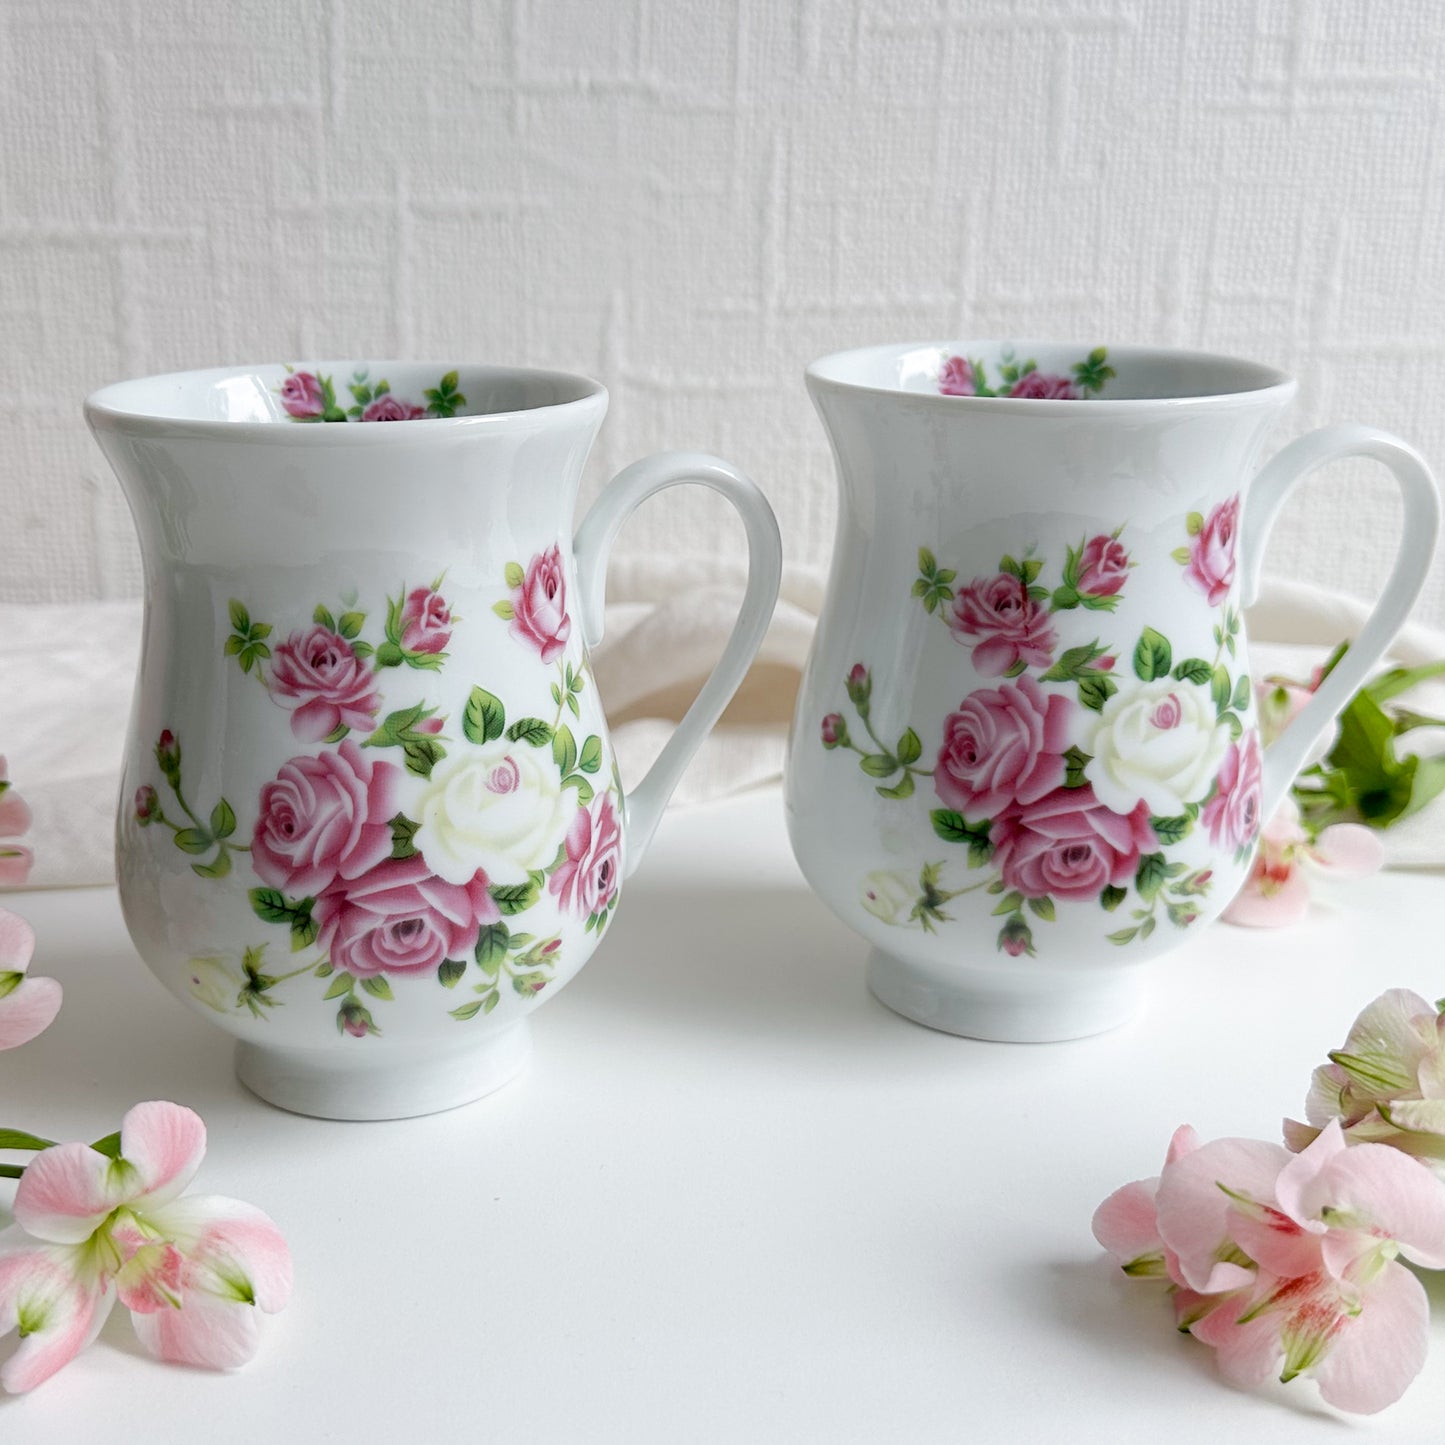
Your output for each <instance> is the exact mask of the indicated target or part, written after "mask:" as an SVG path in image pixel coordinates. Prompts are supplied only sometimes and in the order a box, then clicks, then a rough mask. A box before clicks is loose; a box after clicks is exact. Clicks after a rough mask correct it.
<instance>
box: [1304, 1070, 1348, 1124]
mask: <svg viewBox="0 0 1445 1445" xmlns="http://www.w3.org/2000/svg"><path fill="white" fill-rule="evenodd" d="M1349 1082H1350V1076H1349V1075H1348V1074H1347V1073H1345V1071H1344V1070H1343V1069H1342V1068H1341V1067H1340V1066H1339V1065H1338V1064H1321V1065H1320V1066H1319V1067H1318V1068H1317V1069H1316V1070H1315V1071H1314V1073H1313V1074H1312V1075H1311V1076H1310V1088H1309V1093H1308V1094H1307V1095H1306V1096H1305V1118H1306V1119H1308V1120H1309V1121H1310V1123H1311V1124H1313V1125H1314V1126H1315V1128H1316V1130H1319V1129H1323V1128H1324V1127H1325V1125H1326V1124H1328V1123H1329V1122H1330V1120H1331V1119H1337V1118H1343V1117H1345V1113H1346V1106H1345V1089H1346V1087H1347V1086H1348V1084H1349ZM1346 1122H1349V1121H1348V1120H1346Z"/></svg>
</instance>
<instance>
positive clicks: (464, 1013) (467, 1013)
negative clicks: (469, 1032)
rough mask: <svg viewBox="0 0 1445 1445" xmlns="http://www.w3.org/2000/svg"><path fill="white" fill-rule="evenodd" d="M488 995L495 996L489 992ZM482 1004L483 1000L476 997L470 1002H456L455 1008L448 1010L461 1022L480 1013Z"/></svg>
mask: <svg viewBox="0 0 1445 1445" xmlns="http://www.w3.org/2000/svg"><path fill="white" fill-rule="evenodd" d="M489 997H491V998H496V994H491V995H489ZM482 1004H483V1000H482V999H479V998H477V999H473V1000H472V1001H471V1003H464V1004H458V1005H457V1007H456V1008H454V1009H450V1010H448V1012H450V1014H451V1016H452V1017H453V1018H454V1019H457V1020H458V1021H460V1022H461V1023H465V1022H466V1021H467V1020H468V1019H474V1018H476V1016H477V1015H478V1014H479V1013H481V1011H482ZM487 1012H488V1013H490V1012H491V1010H490V1009H488V1010H487Z"/></svg>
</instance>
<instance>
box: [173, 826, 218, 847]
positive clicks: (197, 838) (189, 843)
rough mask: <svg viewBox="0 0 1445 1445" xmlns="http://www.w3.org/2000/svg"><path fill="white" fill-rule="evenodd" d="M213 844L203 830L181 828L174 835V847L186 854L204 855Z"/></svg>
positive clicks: (212, 840)
mask: <svg viewBox="0 0 1445 1445" xmlns="http://www.w3.org/2000/svg"><path fill="white" fill-rule="evenodd" d="M214 842H215V839H214V838H212V837H211V835H210V834H209V833H208V832H206V830H205V829H204V828H182V829H181V830H180V831H179V832H178V833H177V834H176V847H177V848H179V849H181V850H182V851H183V852H186V853H204V852H206V851H207V849H209V848H210V846H211V845H212V843H214Z"/></svg>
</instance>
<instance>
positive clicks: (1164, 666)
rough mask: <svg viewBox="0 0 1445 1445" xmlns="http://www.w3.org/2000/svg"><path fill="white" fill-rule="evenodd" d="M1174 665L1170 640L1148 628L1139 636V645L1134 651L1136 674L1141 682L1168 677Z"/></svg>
mask: <svg viewBox="0 0 1445 1445" xmlns="http://www.w3.org/2000/svg"><path fill="white" fill-rule="evenodd" d="M1173 665H1174V654H1173V650H1172V649H1171V648H1170V646H1169V639H1168V638H1167V637H1165V636H1163V634H1161V633H1158V632H1155V630H1154V629H1153V628H1152V627H1146V628H1145V629H1144V631H1143V632H1142V633H1140V634H1139V645H1138V646H1137V647H1135V649H1134V673H1135V676H1137V677H1138V678H1139V680H1140V681H1141V682H1152V681H1153V680H1154V679H1155V678H1156V677H1165V676H1167V674H1168V672H1169V669H1170V668H1171V667H1172V666H1173Z"/></svg>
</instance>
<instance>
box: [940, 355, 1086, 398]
mask: <svg viewBox="0 0 1445 1445" xmlns="http://www.w3.org/2000/svg"><path fill="white" fill-rule="evenodd" d="M996 370H997V372H998V380H997V381H996V382H995V383H994V384H993V385H990V384H989V382H988V379H987V372H986V369H985V367H984V364H983V362H981V361H972V360H970V359H969V358H967V357H964V356H949V357H945V358H944V361H943V364H942V365H941V366H940V367H939V370H938V379H937V380H938V390H939V391H940V393H942V395H944V396H1013V397H1023V398H1026V399H1028V398H1032V399H1034V400H1045V401H1077V400H1079V399H1080V398H1082V397H1088V396H1092V395H1093V394H1094V393H1095V392H1098V391H1102V390H1103V388H1104V385H1105V384H1106V383H1107V382H1108V381H1109V379H1110V378H1111V377H1112V376H1113V375H1114V368H1113V367H1112V366H1110V365H1109V353H1108V351H1107V350H1106V349H1105V348H1104V347H1102V346H1096V347H1095V348H1094V349H1093V350H1092V351H1091V352H1090V353H1089V354H1088V355H1087V356H1086V357H1085V358H1084V359H1083V360H1082V361H1078V362H1075V363H1074V365H1073V368H1072V373H1073V374H1072V375H1071V376H1060V375H1058V374H1050V373H1047V372H1042V371H1040V370H1039V369H1038V363H1037V362H1035V361H1034V360H1032V359H1029V360H1026V361H1019V360H1018V359H1017V358H1016V357H1015V356H1014V354H1013V352H1012V350H1009V349H1005V350H1004V352H1003V353H1002V355H1001V356H1000V358H999V362H998V365H997V367H996Z"/></svg>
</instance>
